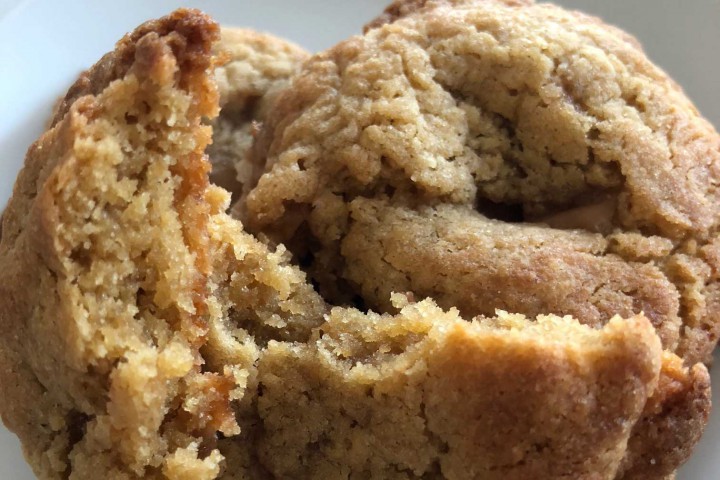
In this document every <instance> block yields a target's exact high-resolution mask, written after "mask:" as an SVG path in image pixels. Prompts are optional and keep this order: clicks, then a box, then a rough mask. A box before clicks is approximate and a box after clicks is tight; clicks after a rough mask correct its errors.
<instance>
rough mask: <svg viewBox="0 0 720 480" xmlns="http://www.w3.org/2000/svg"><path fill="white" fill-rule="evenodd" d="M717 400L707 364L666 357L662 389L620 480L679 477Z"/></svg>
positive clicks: (648, 410)
mask: <svg viewBox="0 0 720 480" xmlns="http://www.w3.org/2000/svg"><path fill="white" fill-rule="evenodd" d="M711 401H712V400H711V398H710V377H709V375H708V372H707V369H705V367H704V366H703V365H702V364H698V365H695V366H693V367H692V368H687V367H684V366H683V365H682V362H681V360H680V359H679V358H678V357H675V356H674V355H667V354H665V356H664V357H663V365H662V369H661V371H660V381H659V385H658V389H657V391H656V392H655V393H654V395H653V397H652V398H651V399H650V401H649V402H648V405H646V406H645V410H644V412H643V416H642V418H640V420H639V421H638V424H637V425H636V426H635V428H634V431H633V435H632V437H631V438H630V441H629V444H628V454H627V456H626V457H625V459H624V460H623V466H622V467H621V469H620V472H619V474H618V478H619V479H624V480H630V479H633V480H634V479H638V480H640V479H647V480H651V479H656V478H665V477H669V476H671V475H673V474H674V471H675V469H676V468H677V466H678V465H681V464H683V463H684V462H685V461H686V460H687V459H688V458H689V457H690V454H691V453H692V447H693V446H694V445H695V444H697V442H698V440H699V439H700V435H701V434H702V431H703V429H704V427H705V425H706V424H707V421H708V417H709V416H710V408H711Z"/></svg>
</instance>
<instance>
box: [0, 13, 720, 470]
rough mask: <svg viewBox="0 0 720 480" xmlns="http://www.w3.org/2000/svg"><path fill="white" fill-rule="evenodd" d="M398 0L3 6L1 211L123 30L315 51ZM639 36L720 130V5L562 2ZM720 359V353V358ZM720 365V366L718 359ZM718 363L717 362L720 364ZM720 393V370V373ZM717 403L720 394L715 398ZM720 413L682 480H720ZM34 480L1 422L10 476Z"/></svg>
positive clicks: (1, 461)
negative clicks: (58, 107)
mask: <svg viewBox="0 0 720 480" xmlns="http://www.w3.org/2000/svg"><path fill="white" fill-rule="evenodd" d="M387 1H389V0H303V1H297V0H262V1H252V0H226V1H225V0H205V1H202V0H197V1H171V0H152V1H148V0H129V1H128V0H123V1H116V2H109V1H102V2H100V1H92V0H85V1H81V0H74V1H56V0H26V1H21V2H18V1H17V0H0V208H2V207H3V206H4V205H5V202H6V200H7V197H8V196H9V194H10V191H11V189H12V183H13V180H14V178H15V176H16V174H17V171H18V169H19V168H20V165H21V164H22V160H23V157H24V153H25V150H26V149H27V147H28V146H29V145H30V143H32V141H33V140H34V139H35V138H36V137H37V136H38V135H39V134H40V133H41V131H42V127H43V123H44V122H45V121H46V119H47V117H48V115H49V112H50V108H51V105H52V104H53V101H54V100H55V99H56V98H57V97H58V96H59V95H61V94H62V93H64V90H65V89H66V88H67V87H68V86H69V85H70V83H71V82H72V81H73V79H74V78H75V77H76V76H77V74H78V73H79V72H80V71H81V70H83V69H84V68H87V67H89V66H90V65H91V64H92V63H93V62H94V61H96V60H97V59H98V58H100V56H101V55H102V54H103V53H105V52H107V51H108V50H111V49H112V46H113V44H114V42H115V41H116V40H117V39H119V38H120V37H121V36H122V34H123V33H125V32H127V31H128V30H131V29H132V28H133V27H135V26H136V25H138V24H139V23H141V22H142V21H144V20H147V19H149V18H152V17H157V16H161V15H163V14H165V13H168V12H169V11H171V10H173V9H174V8H177V7H179V6H195V7H198V8H201V9H203V10H205V11H207V12H208V13H210V14H212V15H213V16H214V17H215V18H216V19H218V20H219V21H220V22H221V23H225V24H230V25H237V26H248V27H253V28H256V29H259V30H265V31H269V32H272V33H275V34H279V35H281V36H284V37H286V38H289V39H291V40H294V41H295V42H297V43H299V44H301V45H303V46H305V47H306V48H308V49H310V50H319V49H322V48H326V47H329V46H331V45H333V44H334V43H336V42H337V41H339V40H341V39H343V38H345V37H347V36H348V35H351V34H355V33H358V32H359V31H360V28H361V26H362V25H363V23H365V22H366V21H367V20H369V19H371V18H372V17H373V16H374V15H376V14H377V13H379V12H380V10H381V9H382V8H383V7H384V5H385V4H386V3H387ZM556 3H560V4H563V5H565V6H569V7H572V8H577V9H582V10H584V11H587V12H590V13H595V14H598V15H600V16H602V17H603V18H605V19H606V20H608V21H610V22H611V23H615V24H617V25H619V26H621V27H623V28H625V29H626V30H628V31H630V32H631V33H633V34H634V35H635V36H637V37H638V38H639V39H640V40H641V41H642V42H643V44H644V45H645V48H646V50H647V52H648V54H649V55H650V57H651V58H652V59H654V60H655V61H656V62H657V63H659V64H660V65H661V66H663V67H664V68H665V69H666V70H668V71H669V72H670V74H671V75H672V76H673V77H674V78H675V79H676V80H677V81H678V82H679V83H680V84H681V85H683V87H684V88H685V89H686V91H687V92H688V94H689V96H690V97H691V98H692V99H693V100H694V101H695V102H696V103H697V104H698V106H699V108H700V110H701V111H702V112H703V113H704V114H705V115H706V116H707V117H708V118H709V119H710V120H711V121H712V122H713V123H714V124H715V125H716V127H718V125H720V93H719V92H720V52H719V51H720V0H684V1H681V0H628V1H621V0H558V1H557V2H556ZM716 357H717V355H716ZM717 361H720V358H718V360H717ZM716 363H717V362H716ZM713 377H714V379H713V384H714V385H715V386H716V387H717V388H716V391H718V390H720V368H716V369H715V370H714V372H713ZM715 403H716V404H717V403H720V395H718V394H717V393H716V394H715ZM719 417H720V413H718V414H714V415H713V416H712V418H711V425H710V427H709V428H708V431H707V432H706V434H705V437H704V438H703V440H702V443H701V445H700V446H699V447H698V448H697V449H696V452H695V455H694V457H693V458H692V459H691V461H690V462H689V464H688V465H687V466H685V467H684V468H683V469H682V470H681V472H680V474H679V476H678V480H715V479H720V418H719ZM32 478H34V477H33V476H32V474H31V473H30V471H29V469H28V468H27V467H26V466H25V464H24V462H23V460H22V455H21V453H20V449H19V447H18V445H17V441H16V440H15V437H14V436H13V435H12V434H10V433H9V432H8V431H7V430H5V429H4V428H3V427H2V426H0V479H2V480H5V479H8V480H30V479H32Z"/></svg>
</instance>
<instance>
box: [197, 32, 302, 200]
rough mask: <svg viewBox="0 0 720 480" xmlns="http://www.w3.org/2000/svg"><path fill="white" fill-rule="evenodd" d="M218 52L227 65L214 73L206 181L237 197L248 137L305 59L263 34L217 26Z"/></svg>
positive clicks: (245, 173)
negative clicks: (215, 103) (215, 102)
mask: <svg viewBox="0 0 720 480" xmlns="http://www.w3.org/2000/svg"><path fill="white" fill-rule="evenodd" d="M218 52H221V54H223V55H225V56H226V60H227V63H225V64H224V65H221V66H219V67H218V68H217V69H216V70H215V78H216V80H217V84H218V91H219V94H220V115H219V116H218V118H216V119H215V120H214V121H213V123H212V127H213V142H212V144H211V145H210V147H209V148H208V154H209V155H210V161H211V163H212V173H211V174H210V180H211V181H212V182H213V183H214V184H216V185H219V186H221V187H223V188H225V189H226V190H228V191H230V192H232V193H233V195H234V196H236V197H239V196H240V195H241V192H242V185H243V184H245V183H249V182H250V181H251V174H252V170H253V169H252V167H251V166H250V165H248V164H247V162H248V159H247V158H246V153H247V152H248V150H250V146H251V145H252V141H253V135H254V132H255V131H256V130H257V129H258V128H259V125H260V124H261V123H262V121H263V120H264V118H265V115H266V114H267V110H268V108H269V106H270V105H271V104H272V101H273V99H274V98H275V96H276V95H277V93H278V92H279V91H280V90H282V88H283V87H285V86H286V85H287V83H288V81H289V78H290V76H291V75H292V74H293V73H294V72H295V70H297V68H298V67H299V65H300V63H301V62H302V61H303V60H305V59H306V58H307V57H308V56H309V54H308V53H307V52H305V51H304V50H303V49H302V48H300V47H298V46H296V45H294V44H292V43H290V42H288V41H287V40H283V39H280V38H277V37H275V36H272V35H270V34H266V33H259V32H255V31H253V30H248V29H242V28H232V27H222V28H221V29H220V43H219V44H218Z"/></svg>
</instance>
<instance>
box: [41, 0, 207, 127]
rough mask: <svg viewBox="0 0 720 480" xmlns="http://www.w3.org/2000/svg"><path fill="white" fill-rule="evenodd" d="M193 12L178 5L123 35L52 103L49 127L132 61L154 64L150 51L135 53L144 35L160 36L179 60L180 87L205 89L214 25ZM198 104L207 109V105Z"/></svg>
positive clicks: (126, 68) (101, 88)
mask: <svg viewBox="0 0 720 480" xmlns="http://www.w3.org/2000/svg"><path fill="white" fill-rule="evenodd" d="M196 13H199V12H198V11H197V10H188V9H183V8H181V9H178V10H176V11H174V12H173V13H171V14H170V15H168V16H166V17H163V18H160V19H157V20H150V21H148V22H145V23H143V24H142V25H141V26H139V27H138V28H136V29H135V30H133V31H132V32H131V33H128V34H127V35H125V36H124V37H123V38H122V39H121V40H119V41H118V42H117V44H116V45H115V49H114V50H113V51H112V52H109V53H107V54H106V55H105V56H103V58H101V59H100V60H99V61H98V62H97V63H96V64H95V65H93V66H92V68H90V69H88V70H86V71H85V72H83V73H82V74H81V75H80V77H79V78H78V79H77V80H76V81H75V83H74V84H73V85H72V86H71V87H70V89H69V90H68V92H67V93H66V94H65V97H64V98H63V99H62V100H61V101H60V102H59V103H58V105H56V107H55V109H54V112H53V114H54V115H53V119H52V121H51V122H50V126H51V127H52V126H53V125H55V124H57V123H58V122H59V121H60V120H61V119H62V118H63V117H64V116H65V114H66V113H67V112H68V111H69V110H70V107H71V106H72V104H73V103H74V102H75V100H77V99H78V98H80V97H83V96H85V95H97V94H98V93H100V92H102V90H103V89H105V87H106V86H107V85H108V84H109V83H110V82H111V81H113V80H116V79H118V78H122V77H124V76H125V74H126V73H127V72H128V70H129V69H130V68H131V67H132V66H133V65H134V64H135V63H136V62H147V63H148V64H149V65H151V64H152V63H154V62H155V61H156V60H157V59H156V58H154V57H153V56H152V54H149V53H150V52H148V54H141V55H145V57H144V58H143V57H138V56H137V55H136V50H137V46H138V41H139V40H140V39H141V38H143V37H145V36H147V35H151V36H159V37H164V39H165V40H164V41H165V43H166V44H167V45H168V46H169V47H170V49H171V50H172V52H173V55H175V56H176V57H177V58H178V59H179V61H180V68H182V70H183V72H184V74H183V80H182V82H184V83H185V84H184V85H182V87H183V88H187V89H194V88H200V89H202V88H207V79H206V78H205V76H206V74H207V69H208V68H210V67H211V65H210V64H209V63H208V62H209V59H210V58H211V57H210V56H209V53H210V52H209V50H208V49H209V48H211V47H210V45H212V44H214V43H215V42H216V41H217V35H218V28H217V26H216V24H215V23H214V22H213V20H212V19H211V18H210V17H208V16H207V15H196ZM198 82H199V83H198ZM196 83H197V85H195V84H196ZM203 84H204V85H203ZM199 107H200V108H207V107H208V105H203V106H199Z"/></svg>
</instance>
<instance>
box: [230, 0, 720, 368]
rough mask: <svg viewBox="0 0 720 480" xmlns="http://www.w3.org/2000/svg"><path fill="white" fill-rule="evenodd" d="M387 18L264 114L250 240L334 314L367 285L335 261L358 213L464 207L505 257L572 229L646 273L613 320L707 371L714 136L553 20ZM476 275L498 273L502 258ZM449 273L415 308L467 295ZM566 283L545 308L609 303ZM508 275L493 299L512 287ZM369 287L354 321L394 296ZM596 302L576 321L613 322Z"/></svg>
mask: <svg viewBox="0 0 720 480" xmlns="http://www.w3.org/2000/svg"><path fill="white" fill-rule="evenodd" d="M389 12H390V13H389V14H387V15H385V16H383V17H381V20H379V21H378V22H376V23H375V24H373V26H372V28H369V29H368V31H367V33H366V34H365V35H364V36H357V37H353V38H352V39H350V40H348V41H346V42H343V43H341V44H339V45H338V46H336V47H334V48H332V49H330V50H329V51H327V52H324V53H321V54H319V55H316V56H315V57H313V58H312V60H310V61H309V62H307V63H306V64H305V66H304V68H303V69H302V71H301V72H300V73H299V74H298V76H297V77H296V79H295V80H294V82H293V85H292V87H291V88H289V89H288V90H286V91H285V92H284V93H283V94H282V97H281V99H280V101H279V102H278V104H277V105H276V108H274V109H273V110H272V112H271V113H270V114H269V118H268V120H267V121H266V124H265V128H264V129H263V130H262V131H261V133H260V137H259V138H258V141H257V142H256V144H255V148H254V150H253V155H254V156H255V157H256V159H255V160H254V163H255V164H256V165H262V164H264V165H265V167H264V168H265V173H264V174H263V175H262V177H260V179H259V181H258V182H257V185H256V186H255V187H254V189H253V190H252V191H251V193H250V194H249V196H248V199H247V204H246V205H245V209H246V211H244V212H241V214H242V215H244V221H246V223H247V224H248V225H249V226H250V228H251V230H255V231H263V232H266V233H267V232H270V233H272V234H273V238H274V239H275V240H277V241H280V242H283V243H286V244H287V245H289V247H290V248H291V250H293V251H294V253H295V254H296V255H297V257H298V259H299V260H300V261H301V262H305V263H307V264H309V269H310V271H311V272H312V275H313V276H314V278H315V279H316V280H317V281H318V282H319V283H320V285H321V291H323V292H324V293H325V294H326V295H327V296H328V297H330V298H336V299H337V300H338V301H349V300H348V299H347V298H342V295H341V292H340V291H338V290H339V289H338V288H337V285H338V284H340V285H342V289H345V290H348V289H349V290H352V289H353V288H355V287H357V286H358V285H365V284H372V282H374V281H375V279H374V278H373V276H372V275H374V274H375V273H377V272H370V271H369V270H368V268H369V267H367V265H365V258H364V257H362V256H355V251H354V250H353V249H351V248H349V247H348V246H347V243H348V242H349V241H350V240H349V239H348V232H350V231H351V230H352V231H354V232H355V233H357V231H358V229H359V228H360V227H359V226H358V225H357V224H356V223H355V221H354V218H353V213H352V212H353V211H354V210H353V209H354V207H353V206H352V205H353V204H352V202H353V199H355V198H359V197H367V198H373V199H377V200H383V201H387V202H388V203H390V204H392V205H395V206H396V207H397V208H406V209H408V210H417V209H420V208H425V207H426V206H427V207H433V208H434V207H437V206H441V205H445V204H448V205H455V206H458V208H459V207H460V206H462V207H465V208H466V211H467V219H468V220H467V222H469V223H468V224H466V225H465V227H470V225H471V224H472V225H475V226H478V225H479V223H478V222H483V221H484V220H482V218H483V217H484V218H488V219H495V220H501V221H503V222H504V223H505V225H502V224H501V222H485V223H484V224H483V225H484V227H483V228H484V230H483V232H484V235H486V236H490V237H501V236H505V235H511V236H512V237H513V238H516V239H517V244H518V249H519V250H518V251H520V250H521V245H523V244H525V243H527V244H541V243H542V242H543V241H544V240H543V238H544V237H545V236H547V235H552V236H554V237H555V238H556V239H560V238H563V240H562V241H561V242H567V243H568V245H569V247H568V248H569V249H572V248H573V245H574V242H575V238H578V237H579V236H582V235H579V234H576V233H572V232H573V231H575V230H585V231H588V232H589V233H590V234H596V237H595V238H596V240H595V241H599V242H605V243H607V244H608V247H602V248H601V250H603V252H599V253H596V254H594V256H595V257H596V261H597V264H598V265H600V264H603V265H610V264H617V265H620V264H622V263H623V262H625V263H627V267H626V268H630V269H634V268H641V269H654V272H655V273H653V274H652V275H651V276H652V277H653V278H654V280H653V281H652V282H650V284H649V285H647V287H646V288H640V289H639V288H636V287H635V286H632V285H630V284H623V283H622V282H620V283H618V284H616V285H614V286H611V287H607V288H610V289H614V290H615V292H616V293H617V294H619V295H621V296H622V297H623V298H625V300H622V301H620V303H618V308H619V309H620V310H624V309H625V307H623V306H622V305H625V304H627V305H630V308H631V309H632V310H634V311H635V312H639V311H640V310H646V313H648V314H649V315H650V316H651V317H653V321H654V322H655V324H656V326H658V327H660V330H661V331H663V332H664V333H663V335H662V336H663V340H664V346H665V347H666V348H669V349H671V350H673V351H677V352H678V353H679V354H680V355H681V356H682V357H683V358H685V359H686V361H687V363H688V365H692V364H694V363H696V362H708V361H709V360H710V358H711V352H712V350H713V348H714V347H715V345H716V343H717V340H718V333H720V322H718V321H717V318H719V317H718V314H719V313H720V296H719V293H720V292H719V290H718V285H719V283H718V273H717V272H718V266H719V265H718V262H717V258H718V245H719V244H718V235H717V231H718V221H719V215H720V209H718V208H717V204H718V200H719V198H718V195H719V194H718V192H717V189H716V188H715V185H716V183H717V181H718V179H719V178H720V170H719V169H720V162H718V160H719V159H720V137H719V136H718V134H717V133H716V132H715V130H714V129H713V128H712V127H711V126H710V124H709V123H708V122H707V121H706V120H704V119H703V118H702V117H701V116H700V115H699V114H698V112H697V110H696V109H695V108H694V106H693V105H692V104H691V103H690V101H689V100H688V99H687V98H686V97H685V96H684V94H683V93H682V91H681V90H680V88H679V87H678V86H677V85H676V84H675V83H674V82H673V81H672V80H671V79H669V78H668V77H667V76H666V75H665V74H664V73H663V72H662V71H661V70H660V69H658V68H657V67H655V66H654V65H653V64H652V63H651V62H650V61H649V60H647V58H646V57H645V55H644V53H643V52H642V50H641V49H640V48H639V46H638V44H637V42H635V41H634V40H633V39H632V38H631V37H629V36H628V35H626V34H624V33H622V32H620V31H619V30H617V29H615V28H613V27H610V26H607V25H605V24H603V23H601V22H600V21H599V20H597V19H595V18H592V17H587V16H585V15H582V14H579V13H575V12H568V11H565V10H562V9H560V8H558V7H555V6H552V5H547V4H533V3H532V2H522V1H518V2H512V1H507V2H502V1H435V2H433V1H428V2H398V3H397V5H396V6H395V7H394V8H391V9H390V10H389ZM383 22H385V23H383ZM387 22H389V23H387ZM355 210H356V209H355ZM471 210H475V212H473V211H471ZM461 217H462V216H457V221H462V220H461ZM473 222H474V223H473ZM530 223H532V224H537V225H535V226H529V225H528V224H530ZM461 227H462V226H461V225H458V228H461ZM543 228H545V229H546V230H549V231H547V232H546V233H543ZM561 230H562V231H561ZM510 232H514V233H510ZM374 233H376V232H370V234H374ZM419 241H423V240H422V238H421V239H419ZM581 244H582V241H580V244H579V245H581ZM466 247H467V246H466ZM466 247H463V248H466ZM405 248H406V252H407V253H408V257H413V255H414V251H415V250H416V249H421V248H422V246H421V245H415V244H414V241H413V235H411V234H408V238H407V241H406V243H405ZM579 248H583V247H582V246H580V247H579ZM539 250H540V251H542V248H539ZM547 252H548V253H549V252H550V249H548V250H547ZM378 255H379V253H378ZM521 255H522V254H521ZM405 261H406V263H407V262H408V261H412V260H408V259H405ZM485 261H487V262H489V263H491V264H493V263H495V262H498V264H497V266H496V267H497V268H500V264H501V263H502V262H503V259H502V258H497V257H493V256H487V257H486V258H485ZM639 263H648V264H650V265H646V266H642V267H641V266H639V265H638V264H639ZM390 264H391V265H390V267H389V268H391V269H394V270H395V271H399V270H403V271H405V272H406V273H408V274H409V275H410V277H412V272H410V271H409V270H408V267H407V266H405V267H402V268H400V267H399V266H398V265H392V262H390ZM423 268H424V266H423V265H422V264H421V263H418V262H416V263H415V264H414V266H413V267H410V270H413V271H414V272H419V271H420V270H422V269H423ZM441 268H442V267H441ZM453 268H454V267H451V266H447V271H442V272H441V273H442V274H443V275H444V276H447V277H448V278H450V279H451V281H450V283H447V284H445V285H440V284H437V285H435V286H432V287H430V286H427V287H425V288H423V289H421V290H420V291H419V292H417V293H419V294H421V295H422V296H431V297H433V298H434V297H443V296H445V295H453V294H456V295H462V293H458V292H462V290H461V289H460V288H455V287H456V286H457V285H452V277H453V275H454V274H455V273H456V271H454V270H453ZM598 268H604V267H598ZM361 269H365V270H366V271H365V273H363V274H359V273H358V272H359V270H361ZM353 272H354V273H353ZM576 272H577V273H578V274H579V275H580V276H579V277H577V278H575V280H573V277H572V275H570V277H569V278H568V282H565V283H564V284H563V285H562V286H558V290H559V291H560V293H559V294H560V295H562V294H565V293H567V294H570V293H572V292H573V291H575V290H576V289H577V288H580V289H582V288H588V289H589V290H590V291H592V290H605V289H606V286H605V281H604V280H602V275H601V276H600V277H598V280H597V281H595V280H593V279H584V278H581V277H583V276H584V275H585V273H587V272H585V273H584V272H583V267H582V266H580V265H577V270H576ZM607 273H608V274H609V275H615V274H614V273H610V270H607ZM359 275H364V276H363V278H360V277H359ZM512 275H513V273H512V272H508V277H509V280H508V282H505V283H504V284H503V285H504V287H505V290H506V291H508V290H509V291H513V290H514V291H516V292H523V291H524V287H523V285H524V282H525V280H524V279H523V277H522V275H519V276H518V277H517V282H516V284H515V285H514V286H513V284H512V281H513V279H512ZM528 275H532V271H529V272H528ZM400 276H402V275H401V274H398V275H396V276H395V278H398V279H399V277H400ZM662 277H665V278H664V279H663V278H662ZM382 281H383V282H385V283H386V287H384V288H383V290H382V292H371V291H370V290H371V288H369V287H366V286H364V287H363V296H362V300H363V301H364V302H365V304H366V305H367V306H369V307H371V308H381V309H382V308H383V306H384V305H385V304H386V303H387V301H388V297H387V296H386V293H387V291H388V290H396V291H403V290H402V288H404V285H403V282H402V281H399V283H397V284H396V285H395V284H390V283H389V282H390V280H388V279H382ZM345 282H347V285H349V287H347V288H346V287H345V285H346V283H345ZM574 283H575V284H574ZM630 283H632V281H631V282H630ZM653 285H654V286H653ZM457 287H459V286H457ZM576 287H577V288H576ZM648 289H655V292H654V293H652V294H650V295H651V296H652V297H653V298H654V300H653V301H650V302H648V301H646V300H647V294H649V293H648ZM537 292H538V294H539V295H541V294H542V292H540V289H538V290H537ZM535 299H537V300H538V302H536V304H537V307H538V308H536V309H533V308H532V307H531V306H527V307H526V308H527V309H528V310H527V311H526V312H525V313H527V314H529V315H537V314H540V313H548V312H554V313H562V312H563V305H562V300H559V301H558V302H557V303H556V304H555V305H549V304H548V303H547V302H544V301H540V300H541V299H540V298H539V297H538V296H537V295H535V294H531V295H530V296H529V298H528V302H529V303H530V304H532V303H533V302H534V300H535ZM598 301H603V302H606V307H607V311H605V313H602V314H598V315H599V316H598V315H591V317H590V318H588V322H591V323H592V322H593V321H594V320H593V319H600V320H607V319H609V318H610V316H612V309H613V301H614V300H610V299H609V297H606V296H603V299H598ZM506 306H507V308H509V309H510V310H511V311H512V310H517V309H520V308H522V305H521V304H519V303H517V302H516V303H515V304H513V303H512V302H510V304H508V305H506ZM546 307H550V308H551V309H550V310H549V311H548V310H543V309H544V308H546ZM603 308H604V307H601V308H600V310H603ZM656 312H657V315H656ZM465 313H466V314H468V315H474V314H491V313H492V312H486V311H482V310H481V309H478V308H475V309H474V310H473V309H470V310H465ZM580 320H581V321H583V318H580ZM661 324H662V325H661Z"/></svg>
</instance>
